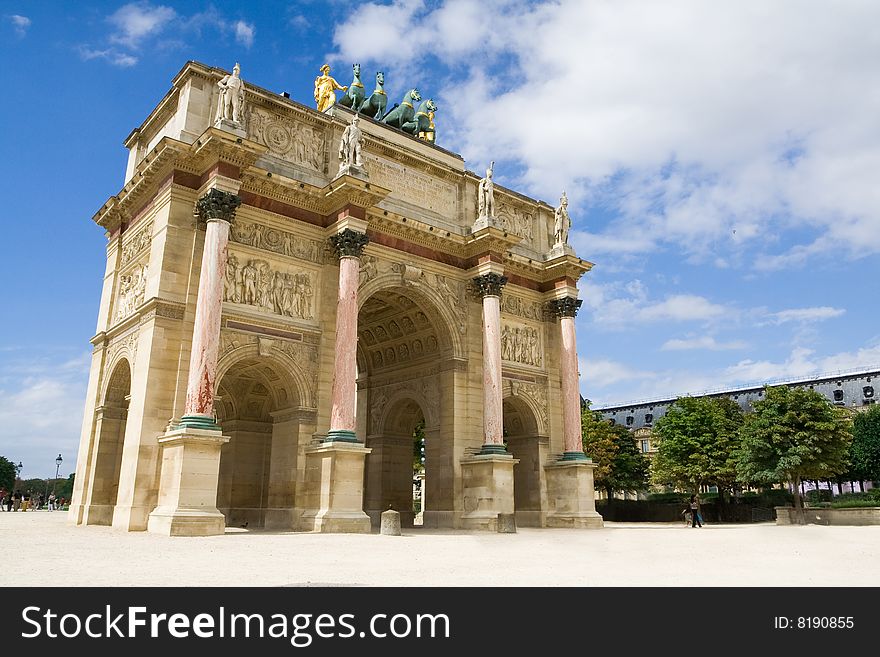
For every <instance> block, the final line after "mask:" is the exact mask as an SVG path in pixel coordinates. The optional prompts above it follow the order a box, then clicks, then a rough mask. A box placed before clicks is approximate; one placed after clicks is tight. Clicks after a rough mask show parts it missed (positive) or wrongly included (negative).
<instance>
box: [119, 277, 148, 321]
mask: <svg viewBox="0 0 880 657" xmlns="http://www.w3.org/2000/svg"><path fill="white" fill-rule="evenodd" d="M146 289H147V265H146V264H143V263H137V264H135V265H134V266H132V267H130V268H127V269H125V270H124V271H122V272H120V274H119V285H118V286H117V292H116V305H115V312H114V314H113V316H114V318H115V319H116V321H119V320H121V319H125V318H126V317H129V316H130V315H131V314H133V313H134V311H135V310H136V309H137V307H138V306H140V305H141V304H142V303H143V302H144V294H145V292H146Z"/></svg>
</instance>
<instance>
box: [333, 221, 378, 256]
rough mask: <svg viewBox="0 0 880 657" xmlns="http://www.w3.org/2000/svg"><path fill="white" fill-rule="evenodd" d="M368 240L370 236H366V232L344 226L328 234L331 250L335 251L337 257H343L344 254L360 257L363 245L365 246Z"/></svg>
mask: <svg viewBox="0 0 880 657" xmlns="http://www.w3.org/2000/svg"><path fill="white" fill-rule="evenodd" d="M369 241H370V238H369V237H367V234H366V233H360V232H358V231H356V230H352V229H351V228H346V229H345V230H343V231H340V232H338V233H336V234H335V235H331V236H330V244H331V245H332V246H333V250H334V251H336V257H337V258H344V257H345V256H354V257H355V258H360V257H361V255H363V252H364V247H366V246H367V243H368V242H369Z"/></svg>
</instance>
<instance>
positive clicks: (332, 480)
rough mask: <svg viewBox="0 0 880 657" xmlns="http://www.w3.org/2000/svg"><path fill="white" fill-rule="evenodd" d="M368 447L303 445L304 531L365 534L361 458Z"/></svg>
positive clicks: (366, 520) (367, 520) (367, 526)
mask: <svg viewBox="0 0 880 657" xmlns="http://www.w3.org/2000/svg"><path fill="white" fill-rule="evenodd" d="M371 451H372V450H370V449H367V448H366V447H363V446H362V445H361V444H360V443H347V442H342V441H335V442H331V443H324V444H322V445H316V446H314V447H308V448H306V471H305V484H306V505H305V506H306V509H305V511H304V512H303V515H302V518H301V519H300V527H301V529H303V530H304V531H314V532H325V533H330V532H344V533H349V534H369V533H370V517H369V516H368V515H367V514H366V513H364V494H363V491H364V460H365V459H366V457H367V454H369V453H370V452H371Z"/></svg>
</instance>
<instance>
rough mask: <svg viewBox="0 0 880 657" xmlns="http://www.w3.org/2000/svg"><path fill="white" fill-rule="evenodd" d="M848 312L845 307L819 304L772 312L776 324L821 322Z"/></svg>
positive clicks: (771, 315)
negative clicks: (811, 306) (812, 306)
mask: <svg viewBox="0 0 880 657" xmlns="http://www.w3.org/2000/svg"><path fill="white" fill-rule="evenodd" d="M845 312H846V310H844V309H843V308H832V307H830V306H817V307H814V308H792V309H790V310H782V311H780V312H777V313H770V317H771V318H773V320H774V321H775V323H776V324H784V323H786V322H821V321H822V320H823V319H831V318H832V317H840V316H841V315H843V314H844V313H845Z"/></svg>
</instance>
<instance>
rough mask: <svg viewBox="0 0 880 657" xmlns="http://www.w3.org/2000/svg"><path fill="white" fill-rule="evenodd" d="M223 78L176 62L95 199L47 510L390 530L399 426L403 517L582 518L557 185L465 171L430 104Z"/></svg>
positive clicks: (588, 502)
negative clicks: (87, 350)
mask: <svg viewBox="0 0 880 657" xmlns="http://www.w3.org/2000/svg"><path fill="white" fill-rule="evenodd" d="M239 73H240V69H239V68H238V67H236V70H235V71H234V72H233V73H232V74H227V73H226V72H225V71H222V70H220V69H217V68H211V67H207V66H204V65H202V64H199V63H196V62H189V63H187V65H186V66H185V67H184V68H183V69H182V70H181V71H180V73H179V74H178V75H177V76H176V77H175V79H174V81H173V83H172V88H171V90H170V91H169V92H168V94H167V95H166V96H165V98H163V99H162V101H161V102H160V103H159V104H158V106H157V107H156V108H155V109H154V110H153V111H152V113H151V114H150V115H149V116H148V117H147V119H146V120H145V121H144V123H143V124H142V125H141V126H140V127H139V128H137V129H135V130H134V131H133V132H132V133H131V135H129V137H128V139H127V140H126V142H125V145H126V147H127V148H128V149H129V151H130V155H129V163H128V167H127V170H126V176H125V184H124V186H123V188H122V189H121V190H120V192H119V193H118V194H116V195H115V196H113V197H111V198H110V199H109V200H108V201H107V203H106V204H104V206H103V207H102V208H101V209H100V210H99V211H98V213H97V214H96V215H95V221H96V223H97V224H98V225H100V226H101V227H102V228H104V229H105V230H106V234H107V238H108V242H107V267H106V274H105V276H104V285H103V291H102V294H101V304H100V310H99V317H98V330H97V333H96V335H95V337H94V338H93V339H92V344H93V347H94V349H93V355H92V365H91V374H90V380H89V388H88V397H87V400H86V412H85V417H84V421H83V428H82V439H81V443H80V449H79V454H78V461H77V472H76V479H75V482H76V483H75V489H74V497H73V504H72V505H71V510H70V518H71V520H72V521H73V522H75V523H77V524H84V525H88V524H99V525H113V526H114V527H119V528H124V529H127V530H149V531H151V532H157V533H163V534H170V535H207V534H218V533H222V532H223V531H224V529H225V527H248V528H267V529H275V530H294V531H324V532H334V531H339V532H369V531H371V528H374V527H375V526H376V525H377V523H378V522H379V517H380V514H381V513H382V512H383V511H385V510H387V509H389V508H393V509H396V510H397V511H399V512H401V518H402V521H403V523H404V524H405V525H407V524H410V525H411V524H412V523H413V520H414V518H413V516H414V512H413V506H412V499H413V498H412V495H413V435H414V431H415V430H416V428H418V430H419V431H420V432H421V433H420V435H421V436H423V439H424V468H425V472H424V481H423V485H422V494H423V498H422V499H423V501H424V507H423V513H422V517H423V521H424V524H425V525H426V526H429V527H454V528H472V529H490V530H491V529H494V528H495V527H496V526H497V522H498V516H499V514H515V515H516V521H517V523H518V524H520V525H528V526H536V527H601V526H602V520H601V517H600V516H599V515H598V514H597V513H596V511H595V505H594V498H593V475H592V469H593V464H592V463H591V462H590V460H589V459H587V458H586V457H585V455H584V453H583V450H582V448H581V440H580V397H579V394H578V383H577V352H576V346H575V329H574V317H575V315H576V314H577V311H578V308H579V307H580V301H579V300H578V299H577V287H576V283H577V280H578V279H579V277H580V276H581V275H582V274H584V273H585V272H587V271H589V269H590V267H591V264H590V263H589V262H586V261H585V260H582V259H581V258H579V257H577V256H576V255H575V253H574V251H573V249H572V248H571V247H570V246H569V245H568V243H567V235H568V221H569V220H568V215H567V210H566V207H565V205H566V203H565V199H564V197H563V199H562V201H563V202H562V203H561V204H560V206H559V207H557V208H554V207H551V206H550V205H548V204H546V203H544V202H542V201H537V200H534V199H531V198H528V197H526V196H523V195H522V194H518V193H516V192H514V191H512V190H509V189H505V188H503V187H500V186H498V185H496V184H495V183H494V182H493V180H492V174H493V167H494V164H493V167H490V168H489V170H488V171H487V172H486V176H485V177H480V176H478V175H476V174H474V173H471V172H470V171H468V170H467V169H466V167H465V163H464V161H463V160H462V158H461V157H460V156H458V155H456V154H454V153H451V152H448V151H446V150H444V149H442V148H441V147H439V146H437V145H436V143H435V142H434V122H433V119H434V111H435V110H436V105H435V104H434V103H433V101H430V103H428V104H427V105H426V107H428V108H430V110H431V111H430V124H428V123H424V125H422V123H420V121H422V119H421V118H419V116H418V114H419V113H418V112H417V113H416V116H415V118H414V123H413V125H415V126H416V127H414V128H410V127H409V126H410V124H409V123H406V124H405V125H404V124H403V123H401V125H400V127H396V126H394V125H388V124H386V123H384V122H383V121H382V120H381V118H382V117H381V116H380V115H378V114H377V115H376V116H375V117H373V116H372V115H369V114H366V115H358V114H357V113H355V112H354V111H353V109H352V108H350V107H347V106H345V105H344V104H341V103H340V104H330V105H329V106H327V107H326V108H325V109H324V110H323V111H321V112H318V111H316V110H314V109H311V108H309V107H306V106H304V105H301V104H299V103H297V102H295V101H292V100H290V99H289V98H287V97H286V96H278V95H276V94H273V93H270V92H268V91H266V90H264V89H261V88H259V87H255V86H252V85H250V84H246V83H245V82H243V81H242V80H241V78H240V77H239ZM233 83H234V84H233ZM376 93H378V92H376ZM230 94H235V95H234V98H233V97H231V96H230ZM230 98H231V100H230ZM326 100H327V99H324V101H322V102H325V104H326ZM397 111H398V113H399V112H400V109H399V108H398V109H397ZM358 119H359V120H358ZM415 119H418V120H415ZM425 121H427V119H425ZM407 131H409V132H407ZM420 136H421V137H422V138H419V137H420Z"/></svg>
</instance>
